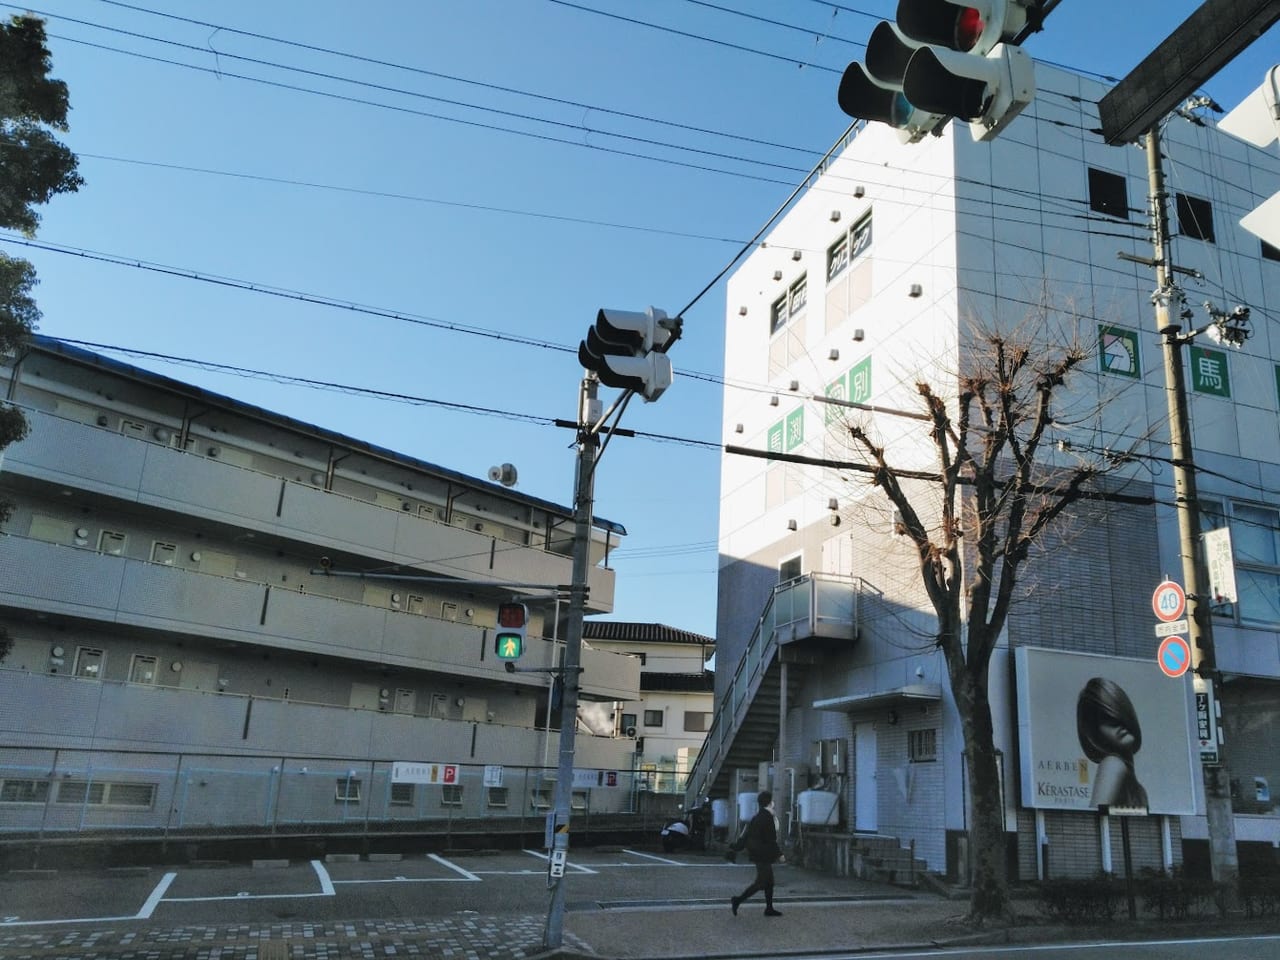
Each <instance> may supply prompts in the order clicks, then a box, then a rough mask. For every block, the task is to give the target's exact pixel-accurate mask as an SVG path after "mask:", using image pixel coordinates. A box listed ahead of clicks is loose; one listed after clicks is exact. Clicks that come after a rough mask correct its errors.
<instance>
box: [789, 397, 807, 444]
mask: <svg viewBox="0 0 1280 960" xmlns="http://www.w3.org/2000/svg"><path fill="white" fill-rule="evenodd" d="M803 443H804V407H796V408H795V409H794V410H792V411H791V412H790V413H788V414H787V453H790V452H791V451H792V450H794V449H795V448H796V447H799V446H801V445H802V444H803Z"/></svg>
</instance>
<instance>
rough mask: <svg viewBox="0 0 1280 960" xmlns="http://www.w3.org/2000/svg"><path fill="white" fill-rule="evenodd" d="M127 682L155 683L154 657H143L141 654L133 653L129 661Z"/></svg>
mask: <svg viewBox="0 0 1280 960" xmlns="http://www.w3.org/2000/svg"><path fill="white" fill-rule="evenodd" d="M129 682H130V683H155V682H156V658H155V657H144V656H143V655H142V654H139V653H135V654H134V655H133V658H132V659H131V660H130V661H129Z"/></svg>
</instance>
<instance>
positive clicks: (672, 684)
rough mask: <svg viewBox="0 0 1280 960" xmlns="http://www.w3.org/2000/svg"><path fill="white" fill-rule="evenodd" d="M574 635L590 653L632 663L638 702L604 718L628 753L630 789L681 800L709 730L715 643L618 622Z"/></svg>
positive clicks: (589, 626)
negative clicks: (636, 665)
mask: <svg viewBox="0 0 1280 960" xmlns="http://www.w3.org/2000/svg"><path fill="white" fill-rule="evenodd" d="M582 633H583V637H584V639H586V640H587V641H588V642H589V643H590V644H591V645H592V647H594V648H595V649H597V650H602V651H608V652H611V653H620V654H623V655H625V656H630V657H634V658H636V659H637V660H639V661H640V698H639V699H638V700H636V701H632V702H630V703H619V704H617V705H616V706H615V709H614V710H613V711H612V717H611V718H610V719H611V722H612V730H613V732H614V733H615V734H616V735H618V736H622V737H627V738H629V739H630V740H631V743H632V744H633V746H634V749H635V759H634V761H633V764H634V769H635V771H636V773H637V777H638V779H637V783H636V788H637V789H638V790H643V791H648V792H651V793H678V794H683V793H684V791H685V785H686V781H687V779H688V776H689V771H690V770H691V769H692V768H693V764H694V763H695V762H696V761H697V759H698V753H699V751H700V750H701V749H702V743H703V741H704V740H705V739H706V736H707V730H708V728H709V727H710V725H711V716H712V701H713V698H714V691H713V685H714V682H715V675H714V673H713V672H712V670H711V669H710V668H709V666H708V661H709V660H710V658H711V657H712V656H713V655H714V653H715V640H714V639H712V638H711V637H707V636H703V635H702V634H699V633H691V632H690V631H688V630H679V629H677V628H675V627H669V626H667V625H666V624H662V623H632V622H625V621H619V620H585V621H583V628H582Z"/></svg>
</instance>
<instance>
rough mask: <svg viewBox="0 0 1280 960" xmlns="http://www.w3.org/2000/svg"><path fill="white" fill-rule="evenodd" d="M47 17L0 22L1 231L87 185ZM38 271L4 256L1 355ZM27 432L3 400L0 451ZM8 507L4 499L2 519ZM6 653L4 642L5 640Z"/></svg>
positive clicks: (24, 223) (17, 331)
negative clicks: (60, 133)
mask: <svg viewBox="0 0 1280 960" xmlns="http://www.w3.org/2000/svg"><path fill="white" fill-rule="evenodd" d="M52 67H53V62H52V59H51V58H50V56H49V48H48V47H47V46H46V45H45V33H44V21H42V20H37V19H36V18H34V17H28V16H16V17H14V18H12V19H11V20H10V21H9V22H8V23H0V229H8V230H20V231H22V233H24V234H26V235H27V236H32V235H34V234H35V231H36V227H37V226H38V225H39V224H40V215H39V213H38V212H37V209H36V208H37V207H38V206H40V205H41V204H44V203H48V202H49V200H51V199H52V198H53V196H54V195H55V194H59V193H71V192H74V191H75V190H77V189H79V187H80V185H81V184H82V183H83V182H84V181H83V180H82V179H81V177H80V174H79V173H78V172H77V170H76V156H75V154H74V153H72V152H71V151H70V150H68V149H67V147H66V145H64V144H63V143H61V142H59V141H58V140H57V138H55V137H54V136H53V134H52V133H51V132H50V131H51V130H66V129H67V109H68V101H67V85H66V84H65V83H63V82H62V81H61V80H54V79H52V78H50V76H49V71H50V70H51V69H52ZM35 284H36V271H35V268H34V267H33V266H32V265H31V264H30V263H28V262H27V261H26V260H22V259H19V258H16V257H10V256H8V255H6V254H4V253H0V354H12V353H14V352H15V351H17V350H19V349H20V348H21V347H22V344H23V343H24V342H25V341H26V339H27V338H28V337H29V336H30V335H31V332H32V331H33V330H34V329H35V327H36V321H38V320H39V319H40V311H39V310H38V309H37V308H36V303H35V300H34V299H32V296H31V290H32V288H33V287H34V286H35ZM26 432H27V423H26V420H25V419H24V418H23V416H22V412H21V411H20V410H17V409H15V408H13V407H9V406H6V405H4V404H0V450H2V449H4V448H5V447H7V446H8V445H9V444H11V443H13V442H14V441H15V440H21V439H22V438H23V437H24V436H25V435H26ZM8 514H9V505H8V504H6V503H4V502H3V501H0V523H3V522H4V521H5V520H6V519H7V518H8ZM0 651H3V644H0Z"/></svg>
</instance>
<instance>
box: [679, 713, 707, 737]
mask: <svg viewBox="0 0 1280 960" xmlns="http://www.w3.org/2000/svg"><path fill="white" fill-rule="evenodd" d="M684 729H685V732H686V733H706V732H707V731H708V730H710V729H711V713H710V711H708V710H686V711H685V712H684Z"/></svg>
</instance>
